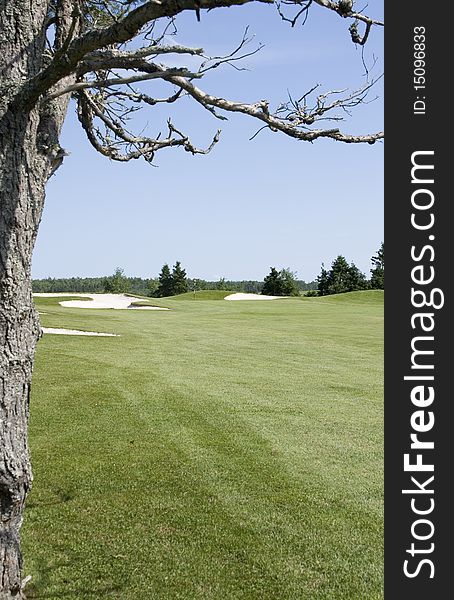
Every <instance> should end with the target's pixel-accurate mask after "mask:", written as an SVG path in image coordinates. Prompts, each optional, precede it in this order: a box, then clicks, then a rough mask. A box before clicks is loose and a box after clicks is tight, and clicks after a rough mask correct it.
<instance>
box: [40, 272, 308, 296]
mask: <svg viewBox="0 0 454 600" xmlns="http://www.w3.org/2000/svg"><path fill="white" fill-rule="evenodd" d="M107 279H108V277H105V276H104V277H65V278H61V279H57V278H53V277H48V278H47V279H34V280H33V291H34V292H87V293H97V292H99V293H102V292H104V291H106V280H107ZM125 279H126V280H127V282H128V283H129V286H128V291H129V292H130V293H131V294H137V295H138V296H152V295H153V294H154V292H155V290H156V288H157V287H158V278H152V279H142V278H141V277H126V278H125ZM187 281H188V288H189V290H191V291H192V290H193V289H194V287H195V289H197V290H219V289H222V290H227V291H232V292H249V293H255V294H260V292H261V291H262V288H263V285H264V282H263V281H252V280H251V281H227V280H224V279H220V280H219V281H206V280H204V279H191V278H188V280H187ZM296 284H297V285H298V287H299V289H300V290H301V291H307V290H316V289H317V281H311V282H309V283H307V282H306V281H302V280H299V279H297V280H296Z"/></svg>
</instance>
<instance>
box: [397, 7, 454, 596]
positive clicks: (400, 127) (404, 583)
mask: <svg viewBox="0 0 454 600" xmlns="http://www.w3.org/2000/svg"><path fill="white" fill-rule="evenodd" d="M386 8H387V14H386V19H385V22H386V50H385V52H386V99H385V106H386V156H385V217H386V232H385V242H386V256H387V274H386V302H385V598H386V600H393V599H394V598H396V599H404V598H405V599H406V598H411V599H412V600H419V599H422V598H424V599H429V598H430V599H431V600H437V599H445V598H447V597H451V595H452V587H451V585H450V583H451V579H452V578H453V577H454V566H453V564H452V553H453V551H452V545H451V538H453V537H454V528H453V526H452V521H451V519H450V513H451V512H452V507H453V492H452V491H451V490H450V488H451V486H450V482H451V474H452V473H453V471H454V469H453V466H452V461H453V460H454V451H453V447H454V446H453V444H454V428H453V427H454V422H453V418H452V405H453V403H454V398H453V392H452V389H450V388H449V382H450V373H451V372H454V351H453V348H452V344H451V337H452V335H453V333H454V326H453V318H452V313H451V315H450V310H452V309H451V308H450V305H451V298H452V284H451V280H452V278H453V277H454V272H453V271H454V269H453V267H452V264H450V263H452V260H451V257H453V252H452V246H451V243H450V242H451V239H454V225H453V224H452V222H451V221H450V218H449V213H450V212H452V211H451V210H450V209H451V206H453V205H454V199H453V192H452V190H451V189H450V185H449V184H450V179H451V177H450V175H451V174H450V172H449V165H448V161H449V159H450V158H451V155H453V151H452V149H450V148H449V143H450V140H451V137H452V134H453V129H454V127H453V123H452V117H451V113H452V107H451V100H452V99H451V97H450V96H449V93H448V89H449V88H450V86H451V81H452V70H453V69H452V64H451V63H452V56H453V52H452V50H451V49H450V47H451V42H452V41H453V39H454V30H453V28H452V25H451V24H452V12H453V11H452V5H451V3H443V4H438V3H433V2H432V3H431V2H427V0H426V1H424V2H423V1H421V0H415V1H413V2H390V3H388V4H387V7H386ZM415 153H416V154H415ZM412 157H413V162H412ZM415 165H416V167H415V169H414V171H413V177H412V167H414V166H415ZM418 165H419V166H418ZM424 167H427V168H424ZM430 167H433V169H432V168H430ZM451 170H452V169H451ZM412 202H413V203H412ZM412 215H413V217H412ZM412 218H413V222H412ZM432 219H433V224H432V225H431V223H432ZM432 275H433V280H432V281H430V280H431V277H432ZM412 290H413V292H412ZM412 293H413V295H412ZM442 303H444V305H443V306H441V304H442ZM424 304H426V305H424ZM418 305H419V306H418ZM421 305H422V306H421ZM422 315H423V316H422ZM412 318H413V320H412ZM431 338H433V339H431ZM412 344H413V347H412ZM450 346H451V347H450ZM423 351H428V352H432V351H433V354H430V353H428V354H422V352H423ZM412 357H413V362H412ZM431 367H433V368H431ZM405 377H407V379H405ZM409 377H410V379H408V378H409ZM430 378H433V380H432V379H430ZM431 388H432V389H431ZM412 394H413V396H412ZM431 394H434V397H433V400H432V401H431ZM432 419H434V423H433V425H432ZM423 429H426V431H423ZM412 434H413V436H416V437H414V438H413V439H412V438H411V435H412ZM422 442H425V443H426V444H427V445H426V446H424V447H421V444H422ZM412 443H413V444H414V448H411V444H412ZM431 443H433V444H434V448H433V449H431V448H430V444H431ZM418 446H419V447H418ZM405 455H408V461H407V462H408V463H409V464H408V465H407V469H408V470H405V465H404V461H405V458H404V457H405ZM418 455H420V456H419V458H418ZM418 461H419V462H420V463H421V465H422V466H421V467H420V468H421V470H416V469H417V468H418ZM431 465H433V469H434V470H433V471H431V470H430V467H431ZM412 477H413V479H412ZM432 477H433V480H432V479H431V478H432ZM403 491H406V492H405V493H403ZM423 513H425V514H423ZM412 544H413V546H412ZM432 544H433V545H432ZM405 561H408V562H407V563H405ZM405 571H406V572H405ZM450 589H451V592H450V591H449V590H450Z"/></svg>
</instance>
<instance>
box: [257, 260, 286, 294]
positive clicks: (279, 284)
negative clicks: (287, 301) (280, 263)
mask: <svg viewBox="0 0 454 600" xmlns="http://www.w3.org/2000/svg"><path fill="white" fill-rule="evenodd" d="M262 294H263V295H264V296H285V294H284V285H283V281H282V277H281V276H280V273H279V271H277V269H275V268H274V267H270V273H269V275H267V276H266V277H265V279H264V280H263V288H262Z"/></svg>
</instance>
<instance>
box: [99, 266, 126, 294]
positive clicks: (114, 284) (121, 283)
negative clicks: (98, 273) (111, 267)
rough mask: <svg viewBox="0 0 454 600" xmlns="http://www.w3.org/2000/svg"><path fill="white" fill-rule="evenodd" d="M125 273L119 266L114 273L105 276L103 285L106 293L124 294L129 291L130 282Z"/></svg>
mask: <svg viewBox="0 0 454 600" xmlns="http://www.w3.org/2000/svg"><path fill="white" fill-rule="evenodd" d="M124 273H125V272H124V270H123V269H122V268H120V267H117V268H116V269H115V272H114V274H113V275H111V276H110V277H105V278H104V281H103V287H104V292H105V293H106V294H124V293H125V292H129V288H130V282H129V280H128V278H127V277H125V274H124Z"/></svg>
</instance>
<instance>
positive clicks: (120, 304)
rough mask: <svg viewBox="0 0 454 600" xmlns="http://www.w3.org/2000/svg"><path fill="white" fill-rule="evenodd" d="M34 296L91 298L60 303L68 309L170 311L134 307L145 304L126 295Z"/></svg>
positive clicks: (62, 294) (59, 294)
mask: <svg viewBox="0 0 454 600" xmlns="http://www.w3.org/2000/svg"><path fill="white" fill-rule="evenodd" d="M33 295H34V296H37V297H41V298H56V297H58V296H63V297H65V296H66V297H68V296H78V297H80V298H89V300H63V301H62V302H59V304H60V305H61V306H66V307H67V308H113V309H116V310H119V309H128V310H169V309H168V308H164V307H162V306H132V304H134V303H135V302H143V298H134V297H133V296H126V295H125V294H79V293H71V292H60V293H54V294H51V293H38V294H33Z"/></svg>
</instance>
